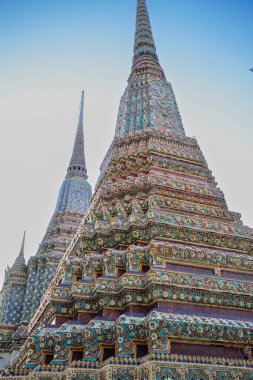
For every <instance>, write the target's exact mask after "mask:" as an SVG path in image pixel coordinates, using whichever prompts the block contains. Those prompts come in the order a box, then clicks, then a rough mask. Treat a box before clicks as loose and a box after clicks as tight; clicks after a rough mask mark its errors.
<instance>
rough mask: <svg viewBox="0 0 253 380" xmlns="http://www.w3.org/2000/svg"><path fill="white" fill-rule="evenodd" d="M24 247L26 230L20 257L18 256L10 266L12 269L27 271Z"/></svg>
mask: <svg viewBox="0 0 253 380" xmlns="http://www.w3.org/2000/svg"><path fill="white" fill-rule="evenodd" d="M24 249H25V231H24V235H23V239H22V244H21V248H20V252H19V255H18V257H17V258H16V260H15V262H14V264H13V266H12V267H11V268H10V271H11V272H12V271H16V270H19V271H25V257H24Z"/></svg>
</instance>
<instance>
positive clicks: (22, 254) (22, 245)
mask: <svg viewBox="0 0 253 380" xmlns="http://www.w3.org/2000/svg"><path fill="white" fill-rule="evenodd" d="M24 249H25V231H24V235H23V240H22V244H21V248H20V252H19V256H20V257H24Z"/></svg>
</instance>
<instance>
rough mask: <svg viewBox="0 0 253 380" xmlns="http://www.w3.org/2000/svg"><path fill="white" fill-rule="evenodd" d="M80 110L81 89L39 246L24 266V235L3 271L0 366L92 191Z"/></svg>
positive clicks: (22, 332) (13, 350) (14, 348)
mask: <svg viewBox="0 0 253 380" xmlns="http://www.w3.org/2000/svg"><path fill="white" fill-rule="evenodd" d="M83 110H84V92H82V96H81V105H80V114H79V121H78V127H77V133H76V137H75V142H74V148H73V153H72V156H71V160H70V163H69V166H68V169H67V174H66V177H65V180H64V182H63V184H62V186H61V189H60V192H59V196H58V200H57V204H56V209H55V212H54V214H53V216H52V218H51V221H50V223H49V225H48V228H47V231H46V234H45V236H44V238H43V240H42V242H41V244H40V245H39V249H38V251H37V253H36V255H35V256H32V257H30V259H29V262H28V265H26V264H25V259H24V241H25V235H24V238H23V242H22V246H21V250H20V253H19V256H18V257H17V259H16V261H15V263H14V265H13V266H12V267H11V268H8V269H7V271H6V274H5V280H4V285H3V289H2V291H1V300H0V356H1V357H2V359H1V358H0V369H1V368H4V367H5V365H6V363H8V361H10V360H12V359H11V358H13V357H15V355H16V354H17V352H18V351H19V348H20V345H22V343H23V341H24V340H25V339H26V334H27V325H28V323H29V322H30V319H31V318H32V316H33V315H34V314H35V312H36V310H37V308H38V306H39V305H40V300H41V298H42V296H43V295H44V293H45V291H46V290H47V288H48V286H49V284H50V282H51V281H52V278H53V277H54V275H55V272H56V268H57V265H58V264H59V261H60V259H61V258H62V257H63V255H64V253H65V251H66V249H67V247H68V246H69V244H70V242H71V240H72V238H73V237H74V235H75V233H76V231H77V228H78V226H79V224H80V222H81V220H82V219H83V217H84V215H85V212H86V211H87V209H88V206H89V201H90V198H91V195H92V194H91V186H90V184H89V183H88V181H87V179H88V175H87V168H86V162H85V155H84V136H83Z"/></svg>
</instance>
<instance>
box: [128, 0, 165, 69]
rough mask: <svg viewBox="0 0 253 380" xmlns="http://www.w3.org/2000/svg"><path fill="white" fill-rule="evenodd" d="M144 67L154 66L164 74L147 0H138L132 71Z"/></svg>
mask: <svg viewBox="0 0 253 380" xmlns="http://www.w3.org/2000/svg"><path fill="white" fill-rule="evenodd" d="M144 68H145V69H147V68H153V70H154V71H157V74H158V75H161V74H163V70H162V68H161V66H160V63H159V59H158V56H157V53H156V46H155V41H154V38H153V34H152V29H151V24H150V19H149V15H148V10H147V5H146V0H138V5H137V15H136V31H135V41H134V57H133V66H132V73H133V72H135V71H136V70H137V71H138V70H140V69H144Z"/></svg>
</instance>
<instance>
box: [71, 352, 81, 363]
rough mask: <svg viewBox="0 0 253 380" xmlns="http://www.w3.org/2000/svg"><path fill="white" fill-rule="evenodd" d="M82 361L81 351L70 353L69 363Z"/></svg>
mask: <svg viewBox="0 0 253 380" xmlns="http://www.w3.org/2000/svg"><path fill="white" fill-rule="evenodd" d="M82 359H83V350H75V351H72V353H71V361H72V362H74V361H76V362H77V361H80V360H82Z"/></svg>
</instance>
